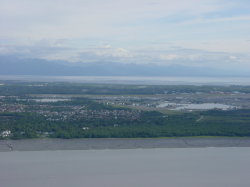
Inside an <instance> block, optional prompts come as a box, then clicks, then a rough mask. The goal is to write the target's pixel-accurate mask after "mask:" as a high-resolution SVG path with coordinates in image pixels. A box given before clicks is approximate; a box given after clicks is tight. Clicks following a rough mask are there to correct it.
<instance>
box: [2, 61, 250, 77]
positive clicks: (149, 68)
mask: <svg viewBox="0 0 250 187" xmlns="http://www.w3.org/2000/svg"><path fill="white" fill-rule="evenodd" d="M0 75H50V76H52V75H53V76H238V75H239V74H237V72H230V71H221V70H218V69H215V68H202V67H189V66H182V65H168V66H164V65H155V64H133V63H130V64H129V63H128V64H123V63H116V62H92V63H80V62H78V63H69V62H67V61H56V60H55V61H49V60H43V59H31V58H27V59H25V58H18V57H16V56H0ZM240 76H242V74H240ZM243 76H247V74H244V75H243Z"/></svg>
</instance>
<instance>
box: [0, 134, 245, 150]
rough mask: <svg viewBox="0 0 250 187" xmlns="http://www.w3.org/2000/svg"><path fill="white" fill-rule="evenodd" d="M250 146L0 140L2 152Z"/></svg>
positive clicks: (197, 141) (179, 140)
mask: <svg viewBox="0 0 250 187" xmlns="http://www.w3.org/2000/svg"><path fill="white" fill-rule="evenodd" d="M202 147H250V137H176V138H175V137H174V138H133V139H129V138H98V139H93V138H92V139H50V138H46V139H21V140H0V152H10V151H46V150H102V149H152V148H202Z"/></svg>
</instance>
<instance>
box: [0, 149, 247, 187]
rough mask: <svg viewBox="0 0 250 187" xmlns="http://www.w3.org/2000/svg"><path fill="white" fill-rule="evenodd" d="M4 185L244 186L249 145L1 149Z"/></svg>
mask: <svg viewBox="0 0 250 187" xmlns="http://www.w3.org/2000/svg"><path fill="white" fill-rule="evenodd" d="M0 158H1V159H0V186H3V187H16V186H18V187H30V186H34V187H48V186H51V187H68V186H72V187H78V186H79V187H80V186H81V187H167V186H169V187H211V186H212V187H248V186H250V178H249V173H250V159H249V158H250V148H240V147H238V148H232V147H230V148H182V149H181V148H171V149H170V148H165V149H123V150H78V151H77V150H75V151H73V150H71V151H66V150H63V151H13V152H1V153H0Z"/></svg>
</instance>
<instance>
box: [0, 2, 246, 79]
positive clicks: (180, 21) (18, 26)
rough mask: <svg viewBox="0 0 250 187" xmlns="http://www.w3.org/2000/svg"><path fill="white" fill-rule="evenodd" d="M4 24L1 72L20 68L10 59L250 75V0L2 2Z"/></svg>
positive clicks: (0, 38)
mask: <svg viewBox="0 0 250 187" xmlns="http://www.w3.org/2000/svg"><path fill="white" fill-rule="evenodd" d="M0 24H1V30H0V66H2V68H1V69H2V71H0V73H2V72H4V71H5V72H6V74H8V73H10V74H11V73H13V72H14V71H12V69H8V68H6V70H5V69H4V68H5V67H6V63H9V61H8V60H7V61H6V57H11V59H12V61H13V58H16V59H17V60H16V61H17V62H16V63H19V64H18V65H16V64H14V65H13V66H12V67H15V66H16V67H17V68H18V69H20V67H22V66H23V67H24V69H27V67H26V66H30V64H32V63H33V61H36V62H37V61H39V60H44V61H46V63H47V64H48V63H51V64H53V63H54V62H55V61H57V62H58V63H59V62H60V61H63V64H61V65H65V64H64V63H65V62H66V63H68V64H69V65H73V66H79V63H80V64H81V63H85V64H91V63H93V65H94V68H97V67H98V65H97V64H101V63H103V64H101V65H100V68H102V67H103V66H104V65H106V64H108V63H110V66H112V67H113V66H114V64H118V65H117V67H119V68H120V67H123V65H122V64H127V65H128V66H129V67H132V65H133V64H137V65H140V67H145V66H148V69H147V70H145V73H144V74H147V72H148V71H149V70H150V68H151V67H152V66H154V65H158V66H159V67H163V66H167V67H171V68H172V67H174V68H175V71H176V72H178V68H179V67H180V72H185V71H186V69H187V68H188V73H186V74H188V75H192V71H193V72H194V73H193V74H194V75H196V74H197V72H200V74H203V72H202V71H200V70H201V69H204V72H205V71H206V70H211V72H212V71H214V70H216V73H215V74H216V75H219V74H221V75H230V74H233V72H236V74H237V75H244V76H245V75H247V74H248V73H249V74H250V61H249V59H250V1H248V0H238V1H235V0H202V1H201V0H189V1H185V0H175V1H172V0H137V1H132V0H127V1H121V0H116V1H115V0H104V1H97V0H91V1H90V0H71V1H69V0H60V1H59V0H53V1H49V0H43V1H38V0H22V1H19V0H11V1H9V0H8V1H7V0H1V1H0ZM26 59H33V61H32V60H29V63H28V64H27V63H24V62H25V60H26ZM34 59H35V60H34ZM44 61H39V62H44ZM3 63H5V64H4V65H3ZM58 63H57V64H58ZM59 64H60V63H59ZM107 66H108V65H107ZM57 67H58V66H53V65H52V66H46V67H44V69H46V68H52V69H53V68H55V69H54V70H55V71H56V70H57ZM112 67H111V70H112V69H114V71H116V70H115V68H112ZM126 67H127V66H126ZM134 67H136V68H137V67H138V66H134ZM182 67H185V68H182ZM171 68H169V70H168V71H165V74H166V75H168V73H167V72H171V71H172V69H171ZM92 69H93V67H92ZM138 69H143V68H138ZM130 70H131V68H127V71H130ZM30 71H31V72H32V71H33V70H30ZM86 71H87V70H86ZM124 71H126V68H125V69H124ZM154 71H155V73H156V74H157V71H158V70H157V69H156V70H154ZM34 72H35V71H34ZM136 72H137V71H135V74H136ZM23 74H25V73H23ZM95 74H98V72H95ZM162 74H164V72H163V73H161V74H159V75H162ZM186 74H185V73H184V75H186ZM207 74H208V75H209V72H208V73H207ZM133 75H134V74H133ZM177 75H178V74H177ZM211 75H212V76H213V75H214V74H211Z"/></svg>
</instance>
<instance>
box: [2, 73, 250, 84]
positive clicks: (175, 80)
mask: <svg viewBox="0 0 250 187" xmlns="http://www.w3.org/2000/svg"><path fill="white" fill-rule="evenodd" d="M0 80H21V81H37V82H79V83H108V84H143V85H250V77H134V76H32V75H26V76H25V75H0Z"/></svg>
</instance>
